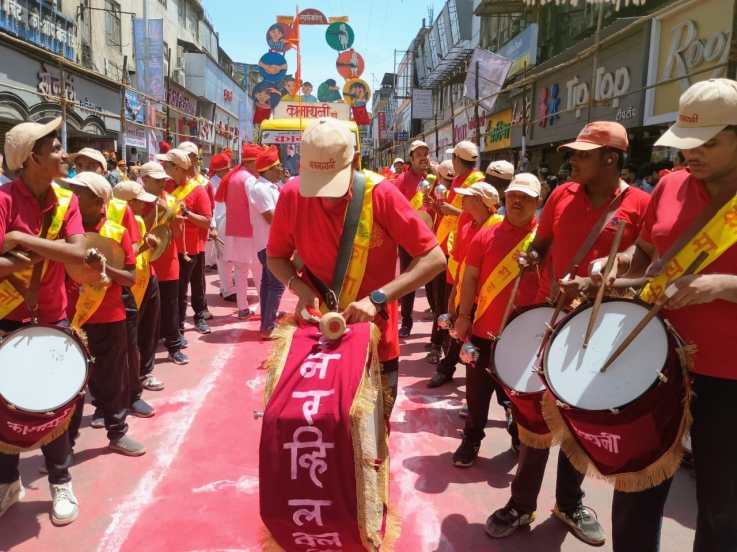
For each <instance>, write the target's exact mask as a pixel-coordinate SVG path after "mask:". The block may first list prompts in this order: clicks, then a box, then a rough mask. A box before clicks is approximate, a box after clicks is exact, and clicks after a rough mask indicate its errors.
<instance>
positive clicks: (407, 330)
mask: <svg viewBox="0 0 737 552" xmlns="http://www.w3.org/2000/svg"><path fill="white" fill-rule="evenodd" d="M411 333H412V327H411V326H404V325H403V326H402V327H401V328H399V337H409V336H410V334H411Z"/></svg>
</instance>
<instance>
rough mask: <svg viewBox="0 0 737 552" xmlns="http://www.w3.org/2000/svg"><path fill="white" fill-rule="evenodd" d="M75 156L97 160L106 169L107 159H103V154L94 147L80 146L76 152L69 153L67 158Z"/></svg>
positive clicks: (74, 157)
mask: <svg viewBox="0 0 737 552" xmlns="http://www.w3.org/2000/svg"><path fill="white" fill-rule="evenodd" d="M77 157H88V158H89V159H92V160H93V161H97V162H98V163H99V164H100V165H101V166H102V168H103V170H107V159H105V156H104V155H103V154H102V152H101V151H100V150H96V149H95V148H82V149H81V150H79V151H78V152H77V153H73V154H71V155H70V156H69V159H76V158H77Z"/></svg>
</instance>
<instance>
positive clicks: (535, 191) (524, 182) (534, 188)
mask: <svg viewBox="0 0 737 552" xmlns="http://www.w3.org/2000/svg"><path fill="white" fill-rule="evenodd" d="M509 192H522V193H525V194H527V195H528V196H530V197H540V181H539V180H538V178H537V177H536V176H535V175H534V174H532V173H519V174H518V175H515V177H514V179H513V180H512V182H510V184H509V186H507V189H506V190H504V193H505V194H506V193H509Z"/></svg>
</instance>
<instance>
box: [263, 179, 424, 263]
mask: <svg viewBox="0 0 737 552" xmlns="http://www.w3.org/2000/svg"><path fill="white" fill-rule="evenodd" d="M373 200H374V203H375V205H376V211H375V213H376V215H377V217H376V219H375V221H376V220H377V219H378V222H379V224H381V226H382V227H383V228H384V229H385V230H386V232H387V234H389V236H390V237H391V238H392V239H393V240H394V241H395V242H397V243H398V244H399V246H400V247H401V248H402V249H404V250H405V251H406V252H407V253H409V255H410V257H419V256H420V255H424V254H425V253H427V252H428V251H430V250H431V249H432V248H433V247H435V246H436V245H438V241H437V240H436V239H435V234H433V233H432V232H431V231H430V229H429V228H428V227H427V225H426V224H425V223H424V222H423V221H422V219H421V218H420V217H419V216H418V215H417V212H416V211H415V210H414V209H413V208H412V206H411V205H410V204H409V201H407V198H405V197H404V196H403V195H402V193H401V192H400V191H399V190H398V189H397V187H396V186H393V185H392V184H391V183H390V182H381V183H379V184H377V185H376V188H374V192H373ZM277 210H278V206H277ZM272 230H273V225H272ZM272 234H274V232H273V231H272Z"/></svg>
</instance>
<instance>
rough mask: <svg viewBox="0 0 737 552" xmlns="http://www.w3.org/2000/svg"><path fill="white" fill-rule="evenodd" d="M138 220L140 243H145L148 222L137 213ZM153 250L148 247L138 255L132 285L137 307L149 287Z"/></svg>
mask: <svg viewBox="0 0 737 552" xmlns="http://www.w3.org/2000/svg"><path fill="white" fill-rule="evenodd" d="M136 222H137V223H138V230H139V232H140V234H141V239H140V241H139V242H138V245H143V243H144V239H143V238H144V237H145V236H146V223H145V222H144V221H143V218H142V217H139V216H138V215H136ZM150 264H151V250H150V249H147V250H146V251H144V252H143V253H140V254H139V255H137V256H136V283H135V284H133V287H131V293H132V294H133V298H134V299H135V300H136V307H138V308H139V309H140V308H141V303H143V296H144V295H145V294H146V288H148V282H149V280H150V279H151V268H150V266H149V265H150Z"/></svg>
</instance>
